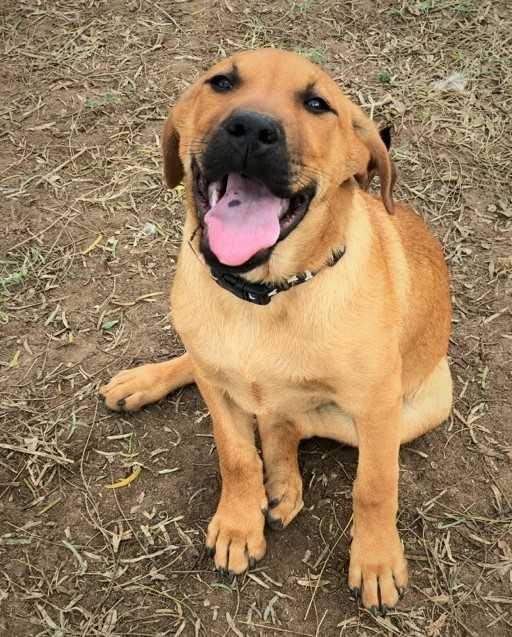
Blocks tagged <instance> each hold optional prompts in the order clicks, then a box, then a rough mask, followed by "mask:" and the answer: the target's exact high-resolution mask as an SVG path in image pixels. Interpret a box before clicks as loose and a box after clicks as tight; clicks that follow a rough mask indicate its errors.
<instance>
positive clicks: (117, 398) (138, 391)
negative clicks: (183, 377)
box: [99, 363, 171, 411]
mask: <svg viewBox="0 0 512 637" xmlns="http://www.w3.org/2000/svg"><path fill="white" fill-rule="evenodd" d="M164 365H165V363H163V364H162V363H154V364H151V365H141V366H140V367H134V368H133V369H124V370H123V371H121V372H119V373H118V374H116V375H115V376H114V377H113V378H112V380H111V381H110V382H109V383H108V384H107V385H103V386H102V387H100V390H99V392H100V394H101V395H102V396H103V397H104V398H105V404H106V405H107V407H108V408H109V409H112V410H114V411H137V410H139V409H140V408H141V407H143V406H144V405H147V404H149V403H154V402H156V401H157V400H160V399H161V398H163V397H164V396H166V395H167V394H168V393H169V390H170V387H171V384H170V382H169V377H168V374H167V375H166V374H165V373H164V370H165V367H164Z"/></svg>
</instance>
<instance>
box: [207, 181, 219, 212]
mask: <svg viewBox="0 0 512 637" xmlns="http://www.w3.org/2000/svg"><path fill="white" fill-rule="evenodd" d="M219 194H220V188H219V182H217V181H215V182H213V183H211V184H210V185H209V186H208V201H209V202H210V206H211V207H212V208H213V206H215V204H216V203H217V202H218V201H219Z"/></svg>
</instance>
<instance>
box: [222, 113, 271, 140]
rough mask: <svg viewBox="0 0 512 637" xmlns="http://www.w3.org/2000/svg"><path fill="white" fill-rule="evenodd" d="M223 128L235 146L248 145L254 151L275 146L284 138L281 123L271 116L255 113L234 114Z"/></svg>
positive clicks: (224, 123) (225, 122)
mask: <svg viewBox="0 0 512 637" xmlns="http://www.w3.org/2000/svg"><path fill="white" fill-rule="evenodd" d="M222 126H223V128H224V130H225V131H226V132H227V133H228V134H229V136H230V137H231V138H232V141H233V142H235V144H237V145H247V146H250V147H251V148H252V149H256V148H258V147H269V146H273V145H275V144H278V143H279V142H281V141H282V140H283V138H284V134H283V129H282V127H281V125H280V124H279V122H277V121H276V120H275V119H273V118H272V117H270V116H269V115H264V114H263V113H256V112H254V111H242V112H240V111H239V112H237V113H233V114H232V115H230V117H228V118H227V119H226V120H225V121H224V122H223V124H222Z"/></svg>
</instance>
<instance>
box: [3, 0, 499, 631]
mask: <svg viewBox="0 0 512 637" xmlns="http://www.w3.org/2000/svg"><path fill="white" fill-rule="evenodd" d="M511 18H512V9H511V6H510V3H509V2H506V1H505V0H502V1H496V2H491V1H487V0H484V1H482V2H477V1H476V0H427V1H416V0H401V1H392V0H382V1H379V2H365V1H360V2H357V1H356V2H336V1H334V0H333V1H331V0H325V1H322V2H321V1H319V0H318V1H315V0H304V1H301V2H288V1H286V2H285V1H283V0H278V1H276V2H258V3H250V2H245V1H242V0H240V1H238V0H215V1H214V0H209V1H204V2H199V1H196V0H191V1H187V0H180V1H175V2H171V1H166V0H160V2H153V1H152V0H151V1H149V0H130V1H128V2H120V1H112V2H103V1H97V0H66V2H64V1H63V0H53V1H52V2H42V1H38V2H34V1H33V0H26V1H24V0H19V1H16V2H15V1H9V0H5V1H4V2H3V3H2V6H1V7H0V38H1V47H0V82H1V84H0V94H1V98H2V99H1V102H0V195H1V199H0V200H1V204H0V205H1V208H2V220H3V232H2V233H1V234H0V334H1V339H0V401H1V403H0V419H1V425H0V426H1V429H0V634H1V635H6V636H7V635H9V636H16V637H17V636H19V637H25V636H29V635H30V636H32V635H34V636H35V635H39V636H43V635H44V636H52V637H57V636H59V637H60V636H68V635H70V636H71V635H72V636H73V637H74V636H83V637H90V636H95V635H98V636H100V635H101V636H107V635H111V636H114V635H118V636H123V637H124V636H126V635H134V636H135V635H136V636H140V637H142V636H148V637H149V636H151V637H157V636H161V637H163V636H164V635H183V636H184V637H187V636H188V635H194V636H195V635H201V636H207V635H208V636H209V635H222V636H224V635H238V636H240V635H265V636H267V635H269V636H272V637H284V636H286V635H302V636H305V637H306V636H310V637H314V636H316V635H323V636H328V637H330V636H337V635H340V636H341V635H343V636H347V637H349V636H352V635H354V636H355V635H365V636H370V635H402V636H404V637H424V636H427V637H446V636H452V635H453V636H466V635H470V636H472V637H476V636H481V635H493V636H496V637H500V636H505V635H510V634H512V536H511V528H512V469H511V460H512V403H511V398H510V396H511V389H512V383H511V372H512V364H511V362H512V321H511V310H512V294H511V287H512V248H511V245H512V244H511V238H512V237H511V235H512V190H511V186H510V175H511V174H512V161H511V159H512V153H511V148H512V145H511V134H510V133H511V128H510V112H511V108H512V93H511V86H512V82H511V68H512V40H511V36H510V34H511V27H512V20H511ZM256 46H279V47H284V48H290V49H295V50H300V51H302V52H303V54H305V55H307V56H308V57H310V58H311V59H313V60H315V61H318V62H320V63H321V64H323V65H324V66H325V67H326V68H327V70H328V71H329V72H330V73H331V74H332V75H333V76H334V77H335V78H336V79H337V80H338V81H339V82H340V84H341V85H342V86H343V88H344V90H345V91H346V92H347V93H348V94H350V95H351V97H352V98H353V99H354V100H355V101H357V102H358V103H360V104H362V105H363V107H364V108H365V109H366V110H367V111H368V112H371V113H372V115H373V117H374V118H375V119H377V120H378V121H380V122H392V123H393V126H394V129H395V135H394V141H393V156H394V159H395V162H396V164H397V167H398V172H399V179H398V184H397V198H398V199H404V200H408V201H409V202H411V204H412V205H414V206H415V207H416V209H417V210H418V211H419V212H420V213H421V214H422V215H424V217H425V218H426V219H427V221H428V223H429V224H430V226H431V227H432V228H433V229H434V231H435V232H436V233H437V235H438V236H439V237H440V238H441V240H442V242H443V245H444V247H445V253H446V256H447V260H448V262H449V265H450V269H451V274H452V281H453V300H454V309H455V314H454V326H453V327H454V330H453V342H452V348H451V352H450V354H451V366H452V370H453V373H454V378H455V381H456V400H455V408H454V411H453V416H452V418H451V419H450V421H449V422H448V423H446V424H445V425H444V426H442V427H440V428H439V429H438V430H436V431H434V432H432V433H431V434H429V435H427V436H425V437H424V438H422V439H420V440H418V441H416V442H414V443H413V444H411V445H409V446H407V447H406V448H404V449H403V450H402V453H401V500H400V505H401V513H400V523H399V526H400V529H401V534H402V538H403V540H404V543H405V546H406V553H407V555H408V557H409V561H410V570H411V576H412V587H411V589H410V590H409V592H408V593H407V595H406V597H405V599H404V600H403V601H402V602H401V604H400V607H399V609H398V610H397V611H395V612H393V613H391V614H390V615H389V616H388V617H387V618H386V619H380V618H374V617H373V616H371V615H370V614H369V613H367V612H366V611H363V610H359V609H358V608H356V606H355V605H354V603H353V602H352V601H351V600H350V599H349V597H348V593H347V590H346V568H347V553H348V538H347V534H346V532H344V530H345V529H346V527H347V524H348V521H349V518H350V512H351V499H350V498H351V495H350V494H351V483H352V479H353V476H354V472H355V466H356V460H357V456H356V452H354V451H353V450H351V449H347V448H343V447H341V446H339V445H337V444H334V443H331V442H329V441H323V440H314V441H310V442H308V443H306V444H304V445H303V446H302V448H301V466H302V470H303V475H304V482H305V485H306V491H305V502H306V507H305V509H304V510H303V512H301V514H300V515H299V517H298V518H297V520H296V521H294V522H293V524H292V525H291V526H290V528H288V529H287V530H286V531H284V532H282V533H278V532H269V533H268V540H269V549H268V553H267V556H266V558H265V559H264V561H263V562H261V564H260V565H259V566H258V568H257V569H256V570H255V571H253V572H252V573H251V574H249V575H246V576H244V577H242V578H238V581H237V582H236V583H235V584H234V585H233V586H228V585H226V583H225V582H223V581H220V580H219V579H218V577H217V576H216V575H215V573H214V572H213V571H212V565H211V563H210V561H209V559H208V558H207V557H206V555H205V551H204V547H203V539H204V532H205V528H206V525H207V523H208V520H209V519H210V517H211V515H212V514H213V512H214V509H215V506H216V501H217V497H218V494H219V479H218V473H217V461H216V455H215V451H214V448H213V441H212V438H211V435H210V423H209V417H208V414H207V413H206V410H205V407H204V405H203V403H202V401H201V399H200V397H199V395H198V393H197V391H196V390H195V389H194V388H187V389H185V390H183V391H181V392H180V393H179V394H177V395H173V396H170V397H169V398H168V399H166V400H164V401H162V402H161V403H160V404H158V405H155V406H152V407H150V408H148V409H145V410H144V411H142V412H141V413H139V414H137V415H134V416H130V417H126V416H119V415H114V414H110V413H108V412H107V411H106V409H105V407H104V406H103V405H102V403H101V402H100V401H99V400H98V396H97V391H96V390H97V387H98V385H99V384H100V383H101V382H104V381H105V379H108V378H109V377H110V376H111V374H113V373H115V372H116V371H117V370H119V369H121V368H124V367H127V366H130V365H135V364H137V363H141V362H151V361H158V360H163V359H165V358H168V357H170V356H172V355H174V354H176V353H178V352H180V351H181V345H180V343H179V340H178V338H177V337H176V335H175V334H174V332H173V331H172V329H171V328H170V327H169V316H168V301H167V296H168V289H169V284H170V282H171V280H172V277H173V271H174V267H175V259H176V255H177V252H178V248H179V243H180V236H181V222H182V214H183V211H182V205H181V196H180V192H179V191H174V192H168V191H166V190H165V189H164V187H163V184H162V179H161V161H160V151H159V148H158V141H157V138H158V135H159V133H160V130H161V127H162V122H163V119H164V117H165V114H166V111H167V108H168V106H169V105H170V104H172V103H173V102H174V100H175V98H176V97H177V95H178V94H179V93H180V92H181V91H182V90H183V89H184V88H185V87H186V86H187V85H189V84H190V83H191V82H192V81H193V80H194V79H195V78H196V77H197V75H198V74H199V72H200V71H201V70H203V69H205V68H207V67H208V66H209V65H210V64H211V63H212V62H213V61H214V60H215V59H217V58H219V57H221V56H223V55H225V54H230V53H232V52H234V51H235V50H238V49H242V48H247V47H256ZM452 73H460V74H462V77H463V78H464V81H465V87H464V90H463V91H462V92H458V91H446V90H444V91H443V90H439V89H434V88H433V87H432V82H434V81H436V80H443V79H446V78H447V77H448V76H449V75H450V74H452ZM135 462H137V463H141V464H142V465H143V470H142V472H141V474H140V475H139V476H138V477H137V478H136V479H135V480H134V481H133V482H132V484H131V485H130V486H127V487H123V488H119V489H115V490H106V489H105V485H108V484H110V483H112V482H115V481H116V480H118V479H120V478H123V477H126V476H127V475H129V474H130V472H131V468H132V466H133V464H134V463H135Z"/></svg>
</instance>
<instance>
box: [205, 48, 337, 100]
mask: <svg viewBox="0 0 512 637" xmlns="http://www.w3.org/2000/svg"><path fill="white" fill-rule="evenodd" d="M217 74H222V75H229V76H230V78H231V77H233V78H234V79H235V80H236V82H237V83H238V84H239V86H240V88H244V89H246V90H247V91H252V90H254V91H258V92H260V94H262V93H263V94H267V95H269V96H270V95H274V96H275V95H282V96H285V95H286V96H293V95H298V96H301V95H303V94H305V93H311V94H317V93H318V94H319V95H320V96H322V97H324V98H326V99H329V100H331V101H333V102H334V101H336V102H340V101H344V100H345V99H346V98H345V97H344V96H343V94H342V93H341V91H340V89H339V87H338V86H337V84H336V83H335V82H334V81H333V80H332V79H331V78H330V77H329V76H328V75H327V73H325V71H323V70H322V69H321V68H320V67H319V66H317V65H316V64H313V63H312V62H310V61H309V60H307V59H306V58H304V57H302V56H301V55H299V54H298V53H294V52H292V51H282V50H278V49H256V50H253V51H243V52H241V53H237V54H235V55H232V56H231V57H229V58H226V59H225V60H222V61H221V62H218V63H217V64H215V66H213V67H212V68H211V69H210V70H209V71H207V72H206V73H205V78H208V77H213V76H214V75H217Z"/></svg>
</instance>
